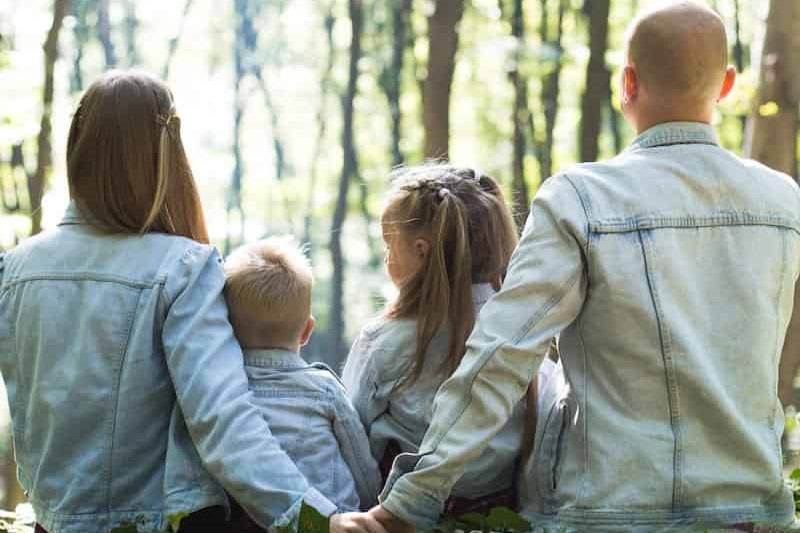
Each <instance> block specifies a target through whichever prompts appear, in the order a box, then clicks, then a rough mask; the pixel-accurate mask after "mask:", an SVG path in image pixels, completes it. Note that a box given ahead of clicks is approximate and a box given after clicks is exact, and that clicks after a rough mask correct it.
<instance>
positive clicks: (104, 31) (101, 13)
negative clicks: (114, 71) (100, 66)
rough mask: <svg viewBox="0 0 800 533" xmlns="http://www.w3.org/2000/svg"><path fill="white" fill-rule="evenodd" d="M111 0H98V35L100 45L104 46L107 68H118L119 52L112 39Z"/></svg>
mask: <svg viewBox="0 0 800 533" xmlns="http://www.w3.org/2000/svg"><path fill="white" fill-rule="evenodd" d="M108 4H109V0H97V35H98V37H100V44H102V45H103V57H104V58H105V61H106V68H114V67H116V66H117V52H116V50H115V49H114V41H113V40H112V39H111V19H110V18H109V16H108Z"/></svg>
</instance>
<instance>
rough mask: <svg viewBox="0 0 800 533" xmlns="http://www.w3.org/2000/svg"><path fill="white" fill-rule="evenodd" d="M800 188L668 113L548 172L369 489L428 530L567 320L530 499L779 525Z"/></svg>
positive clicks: (575, 521) (658, 516) (587, 517)
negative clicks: (419, 426) (416, 443)
mask: <svg viewBox="0 0 800 533" xmlns="http://www.w3.org/2000/svg"><path fill="white" fill-rule="evenodd" d="M798 217H800V192H799V191H798V187H797V185H796V184H795V183H794V182H793V181H792V180H791V179H790V178H789V177H788V176H786V175H783V174H780V173H778V172H774V171H772V170H769V169H767V168H766V167H764V166H762V165H760V164H758V163H755V162H752V161H745V160H741V159H739V158H737V157H735V156H733V155H731V154H730V153H728V152H726V151H725V150H723V149H722V148H720V147H719V146H718V144H717V141H716V137H715V135H714V133H713V130H712V128H711V127H710V126H708V125H705V124H699V123H666V124H661V125H658V126H655V127H653V128H651V129H649V130H648V131H646V132H644V133H643V134H642V135H641V136H639V137H638V138H637V139H636V140H635V142H634V143H633V145H632V146H631V147H630V148H629V149H628V150H627V151H625V152H624V153H622V154H621V155H619V156H618V157H616V158H614V159H612V160H610V161H607V162H602V163H590V164H584V165H578V166H576V167H574V168H571V169H568V170H566V171H565V172H563V173H562V174H561V175H558V176H556V177H553V178H551V179H549V180H548V181H547V182H546V183H545V184H544V185H543V186H542V187H541V189H540V190H539V192H538V194H537V195H536V198H535V199H534V201H533V206H532V211H531V216H530V218H529V220H528V223H527V224H526V226H525V229H524V231H523V236H522V240H521V242H520V244H519V247H518V248H517V250H516V252H515V253H514V255H513V257H512V260H511V265H510V268H509V272H508V276H507V277H506V280H505V283H504V285H503V287H502V289H501V290H500V292H499V293H498V294H497V295H496V296H495V297H494V298H492V299H491V300H490V301H489V302H488V303H487V304H486V306H485V307H484V308H483V310H482V312H481V316H480V318H479V320H478V324H477V326H476V328H475V330H474V332H473V334H472V336H471V338H470V340H469V343H468V350H467V353H466V355H465V356H464V359H463V361H462V363H461V365H460V367H459V368H458V370H457V371H456V372H455V374H454V375H453V376H452V377H451V378H450V379H449V380H448V381H446V382H445V383H444V384H443V385H442V388H441V389H440V390H439V393H438V394H437V396H436V399H435V402H434V404H435V405H434V416H433V420H432V423H431V427H430V429H429V430H428V432H427V434H426V435H425V439H424V440H423V443H422V445H421V446H420V453H419V454H418V455H410V454H407V455H403V456H400V457H398V459H397V460H396V461H395V464H394V469H393V472H392V475H391V476H390V479H389V480H388V481H387V484H386V487H385V489H384V493H383V494H382V498H381V499H382V503H383V505H384V506H385V507H386V509H388V510H389V511H391V512H392V513H395V514H396V515H398V516H399V517H401V518H403V519H405V520H408V521H411V522H413V523H414V524H416V525H417V526H418V527H422V528H430V527H431V526H432V525H433V524H434V523H435V522H436V520H437V517H438V516H439V513H440V511H441V508H442V502H443V501H444V500H445V498H447V496H448V494H449V492H450V489H451V487H452V486H453V484H454V483H455V482H456V481H457V480H458V479H459V477H460V476H461V473H462V471H463V470H464V467H465V465H467V464H468V463H470V462H471V461H473V460H475V459H476V458H477V457H478V456H479V455H480V453H481V452H482V450H483V449H484V447H485V446H486V445H487V444H488V443H489V442H491V439H492V438H493V436H494V434H495V433H496V432H497V431H498V430H500V428H502V427H503V425H504V424H505V423H506V420H507V419H508V416H509V414H510V413H511V411H512V408H513V407H514V405H515V404H516V403H517V402H518V401H519V399H520V397H522V395H523V394H524V392H525V387H526V386H527V384H528V382H529V381H530V378H531V375H532V374H533V372H534V371H535V370H536V368H537V367H538V366H539V363H540V362H541V361H542V358H543V357H544V355H545V352H546V351H547V347H548V343H549V342H550V339H552V338H553V337H554V336H556V335H557V334H559V333H561V336H560V343H559V348H560V354H561V360H562V362H563V365H564V371H565V386H564V387H562V389H561V390H562V394H561V395H560V396H557V397H556V398H555V399H554V400H553V401H551V402H548V403H547V404H546V405H543V406H541V407H540V411H539V419H538V420H539V424H538V428H537V435H536V443H535V450H534V453H533V456H532V459H531V461H530V462H529V463H528V465H527V468H526V469H525V475H524V483H525V493H526V494H527V498H526V501H524V502H523V503H524V505H525V511H526V514H527V515H528V516H529V517H531V518H534V519H535V520H537V524H538V523H540V522H539V520H547V519H554V520H558V521H559V522H560V523H561V524H562V525H565V526H574V527H576V528H577V529H578V530H582V531H583V530H587V529H589V528H594V529H599V530H603V531H610V530H618V529H621V530H628V531H630V530H631V529H632V528H633V527H634V526H640V527H644V528H646V529H647V530H651V531H652V530H654V529H657V528H658V527H662V526H669V525H681V524H700V523H702V522H708V523H711V524H719V523H741V522H769V523H776V524H786V523H788V522H790V521H791V519H792V516H793V513H794V505H793V502H792V495H791V492H790V491H789V489H788V488H787V487H786V485H785V483H784V481H783V476H782V461H781V444H780V439H781V433H782V431H783V411H782V409H781V405H780V403H779V402H778V397H777V379H778V362H779V359H780V354H781V348H782V346H783V341H784V336H785V332H786V328H787V324H788V322H789V319H790V316H791V314H792V299H793V293H794V286H795V281H796V280H797V277H798V269H800V219H799V218H798Z"/></svg>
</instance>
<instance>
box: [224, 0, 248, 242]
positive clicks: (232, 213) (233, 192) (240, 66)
mask: <svg viewBox="0 0 800 533" xmlns="http://www.w3.org/2000/svg"><path fill="white" fill-rule="evenodd" d="M246 1H247V0H236V3H235V4H234V10H235V12H234V17H235V18H236V30H237V31H236V37H235V38H234V45H233V46H234V53H233V68H234V102H233V145H232V146H231V150H232V151H233V173H232V174H231V185H230V189H229V190H228V198H227V201H226V206H225V212H226V219H227V220H226V227H227V230H226V232H225V253H226V254H227V253H229V252H230V251H231V248H233V246H235V245H238V244H239V243H241V241H242V239H243V234H244V211H243V209H242V176H243V174H244V162H243V159H242V145H241V132H242V117H243V116H244V95H243V94H242V79H243V78H244V75H245V65H244V59H245V58H244V43H243V42H242V31H241V26H242V24H243V18H244V17H245V16H246V15H245V13H246V9H247V6H246ZM234 218H236V219H237V220H236V222H237V223H238V224H237V225H238V229H237V234H236V235H235V236H234V235H232V234H231V227H232V226H233V223H234Z"/></svg>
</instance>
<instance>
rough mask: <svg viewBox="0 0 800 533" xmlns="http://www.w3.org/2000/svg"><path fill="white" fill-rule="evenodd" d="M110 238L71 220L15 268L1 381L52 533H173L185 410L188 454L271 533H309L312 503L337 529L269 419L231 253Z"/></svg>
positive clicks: (7, 288) (6, 283) (198, 494)
mask: <svg viewBox="0 0 800 533" xmlns="http://www.w3.org/2000/svg"><path fill="white" fill-rule="evenodd" d="M101 230H102V228H100V227H99V226H97V225H94V224H91V223H89V222H88V220H87V219H85V218H82V217H81V216H80V215H79V213H78V211H77V210H76V209H75V207H74V206H71V207H70V209H69V210H68V212H67V215H66V217H65V218H64V220H63V222H62V223H61V225H60V226H59V227H58V228H56V229H54V230H52V231H48V232H45V233H43V234H41V235H38V236H36V237H34V238H31V239H29V240H27V241H26V242H24V243H23V244H22V245H20V246H18V247H17V248H15V249H13V250H10V251H9V252H7V253H5V255H4V256H0V371H2V374H3V378H4V379H5V382H6V386H7V388H8V398H9V404H10V406H11V415H12V424H13V426H12V428H13V434H14V447H15V450H16V460H17V464H18V476H19V480H20V483H21V484H22V487H23V488H24V489H25V490H26V492H27V493H28V497H29V498H30V501H31V503H32V504H33V507H34V510H35V512H36V517H37V520H38V521H39V522H40V523H41V524H42V526H43V527H44V528H45V529H47V530H48V531H50V533H101V532H107V531H109V530H110V529H112V528H114V527H117V526H120V525H122V524H135V525H136V526H137V527H138V529H139V531H156V530H165V529H166V527H167V523H166V519H165V518H166V517H165V513H166V512H167V509H166V507H165V494H164V481H165V477H164V474H165V468H164V465H165V454H166V451H167V443H168V440H169V438H170V435H171V434H172V435H175V433H174V431H173V430H178V429H179V428H177V427H176V422H180V419H178V420H176V419H175V416H174V415H175V407H176V406H178V405H179V406H180V407H181V408H182V411H183V415H184V416H183V420H184V421H185V423H186V426H185V427H188V431H189V433H191V440H189V439H185V440H181V439H178V440H177V441H178V442H179V443H180V445H182V446H189V445H191V441H193V442H194V444H195V445H196V446H197V449H198V450H199V455H200V457H202V458H203V464H204V465H205V467H206V468H207V469H208V471H210V472H211V473H212V474H213V475H214V476H215V477H216V478H217V479H219V480H220V481H221V482H222V484H223V485H224V486H225V488H226V489H227V490H228V491H230V493H231V494H232V495H233V496H234V497H235V498H236V499H237V500H238V501H239V502H240V503H241V504H242V505H243V507H244V508H245V509H246V510H247V511H248V513H249V514H250V515H251V516H253V517H254V518H255V519H256V520H257V521H258V522H259V523H261V524H263V525H264V526H270V527H277V526H283V525H287V524H296V518H297V515H298V511H299V508H300V505H301V503H302V502H303V501H306V502H308V503H309V504H310V505H312V506H314V507H316V508H317V509H318V510H319V511H320V512H322V513H323V514H331V513H332V512H333V511H334V506H333V505H332V504H331V503H330V502H329V501H328V500H327V499H326V498H325V497H324V496H322V495H321V494H320V493H318V492H317V491H316V490H315V489H313V488H311V487H310V485H309V484H308V482H307V481H306V479H305V478H304V477H303V476H302V474H300V472H299V471H298V470H297V468H296V467H295V465H294V463H293V462H292V461H291V459H289V457H287V456H286V454H285V453H284V452H282V451H281V449H280V447H279V444H278V442H277V441H276V440H275V439H274V438H273V437H272V436H271V434H270V430H269V426H268V424H267V423H266V422H265V421H264V420H263V419H262V418H261V417H260V411H259V409H258V408H257V407H256V406H255V404H254V399H253V396H252V395H251V393H250V392H249V390H248V387H247V376H246V374H245V371H244V364H243V360H242V352H241V349H240V348H239V345H238V344H237V342H236V340H235V339H234V337H233V331H232V329H231V326H230V324H229V323H228V315H227V307H226V306H225V302H224V300H223V298H222V288H223V285H224V281H225V280H224V276H223V272H222V267H221V262H222V261H221V259H220V257H219V255H218V254H217V252H216V251H215V250H214V249H213V248H212V247H210V246H204V245H200V244H197V243H195V242H193V241H190V240H187V239H184V238H181V237H176V236H168V235H160V234H149V235H143V236H135V235H113V234H108V233H103V232H102V231H101ZM171 428H172V429H171ZM171 431H173V432H172V433H171ZM197 474H198V475H201V474H202V472H198V473H197ZM191 475H193V473H192V472H189V473H187V476H191ZM184 496H185V501H187V502H191V503H193V504H194V505H195V506H196V507H193V508H188V509H184V510H185V511H191V510H193V509H194V508H199V507H202V506H205V505H208V504H215V503H223V502H224V499H222V498H224V495H221V494H220V493H219V491H216V492H206V491H204V487H202V486H199V485H198V486H192V485H189V486H188V487H186V492H185V493H184Z"/></svg>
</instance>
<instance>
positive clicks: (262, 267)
mask: <svg viewBox="0 0 800 533" xmlns="http://www.w3.org/2000/svg"><path fill="white" fill-rule="evenodd" d="M313 282H314V278H313V275H312V272H311V265H310V264H309V262H308V259H307V258H306V257H305V255H304V254H303V252H302V250H301V249H300V248H299V247H298V245H297V243H296V242H295V240H294V239H293V238H291V237H272V238H269V239H265V240H263V241H258V242H255V243H252V244H246V245H244V246H242V247H240V248H238V249H236V250H235V251H234V252H233V253H232V254H231V255H230V256H229V257H228V258H227V259H226V261H225V299H226V300H227V302H228V308H229V312H230V318H231V324H233V329H234V331H235V333H236V338H237V339H238V340H239V343H240V344H241V345H242V346H243V347H245V348H279V347H285V346H291V345H294V344H296V343H297V341H298V339H299V338H300V337H301V335H302V333H303V330H304V329H305V328H306V325H307V322H308V319H309V317H310V316H311V290H312V286H313Z"/></svg>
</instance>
